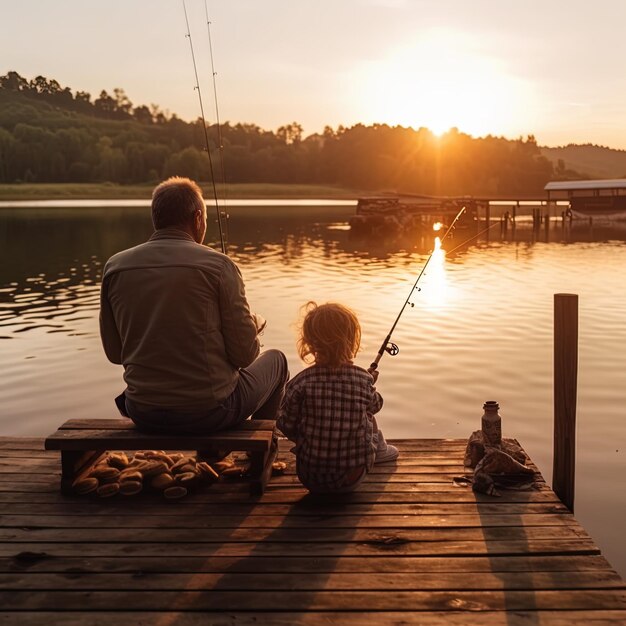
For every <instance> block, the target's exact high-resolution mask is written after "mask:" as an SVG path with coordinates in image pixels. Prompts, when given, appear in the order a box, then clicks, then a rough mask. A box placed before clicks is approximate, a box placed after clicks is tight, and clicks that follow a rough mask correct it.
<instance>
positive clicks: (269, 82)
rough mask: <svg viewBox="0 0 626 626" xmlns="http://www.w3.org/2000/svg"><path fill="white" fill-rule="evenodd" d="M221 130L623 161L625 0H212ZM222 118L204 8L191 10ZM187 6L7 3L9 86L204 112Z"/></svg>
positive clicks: (178, 2) (0, 44)
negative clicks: (385, 137)
mask: <svg viewBox="0 0 626 626" xmlns="http://www.w3.org/2000/svg"><path fill="white" fill-rule="evenodd" d="M207 2H208V7H209V16H210V19H211V22H212V26H211V34H212V39H213V52H214V58H215V69H216V71H217V72H218V76H217V89H218V99H219V108H220V117H221V120H222V121H226V120H230V121H233V122H254V123H257V124H259V125H260V126H262V127H264V128H268V129H276V128H277V127H278V126H280V125H281V124H284V123H288V122H291V121H298V122H300V123H301V124H302V125H303V126H304V129H305V132H306V133H311V132H321V131H322V129H323V127H324V125H326V124H328V125H331V126H333V127H336V126H337V125H338V124H344V125H351V124H354V123H356V122H364V123H368V124H369V123H373V122H381V123H388V124H392V125H393V124H402V125H410V126H414V127H416V128H418V127H420V126H428V127H430V128H432V129H433V130H435V131H437V132H441V131H443V130H446V129H447V128H449V127H450V126H457V127H458V128H459V129H460V130H462V131H465V132H469V133H471V134H474V135H484V134H487V133H491V134H498V135H505V136H508V137H516V136H518V135H526V134H529V133H534V134H535V136H536V137H537V139H538V141H539V143H540V144H542V145H560V144H565V143H569V142H576V143H583V142H591V143H598V144H602V145H608V146H611V147H614V148H626V116H625V115H624V112H625V110H626V68H624V61H625V60H626V34H625V32H624V30H625V26H626V0H594V1H593V2H591V1H589V0H567V1H564V0H207ZM186 4H187V10H188V13H189V17H190V21H191V34H192V41H193V43H194V47H195V49H196V57H197V60H198V65H199V72H200V83H201V86H202V89H203V94H204V100H205V111H206V112H207V117H208V118H210V119H211V120H214V119H215V115H214V105H213V91H212V83H211V76H210V61H209V55H208V35H207V28H206V20H205V17H204V0H186ZM185 33H186V25H185V19H184V13H183V5H182V0H106V1H105V2H95V1H93V0H19V1H18V0H0V73H2V74H4V73H6V72H7V71H9V70H15V71H17V72H19V73H20V74H21V75H22V76H25V77H26V78H28V79H31V78H34V77H35V76H36V75H38V74H43V75H44V76H46V77H48V78H55V79H57V80H58V81H59V82H60V83H61V84H62V85H63V86H69V87H71V88H72V89H73V90H74V91H75V90H77V89H79V90H86V91H89V92H90V93H91V94H92V96H97V95H98V94H99V92H100V91H101V90H102V89H106V90H107V91H109V92H112V90H113V88H115V87H122V88H123V89H125V91H126V93H127V94H128V96H129V97H130V99H131V101H132V102H133V103H134V104H135V105H137V104H149V103H157V104H159V105H160V106H161V107H162V108H164V109H169V110H170V111H171V112H175V113H177V114H178V115H179V116H181V117H183V118H184V119H192V118H195V117H197V116H198V115H199V105H198V99H197V95H196V93H195V91H194V89H193V86H194V83H195V81H194V75H193V66H192V63H191V54H190V51H189V43H188V40H187V38H186V37H185Z"/></svg>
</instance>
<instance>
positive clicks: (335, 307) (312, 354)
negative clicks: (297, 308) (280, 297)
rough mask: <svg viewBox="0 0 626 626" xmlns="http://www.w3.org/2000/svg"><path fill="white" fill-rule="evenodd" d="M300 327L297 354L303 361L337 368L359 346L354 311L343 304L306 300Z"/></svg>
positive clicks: (348, 359) (358, 331) (350, 356)
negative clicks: (318, 302) (317, 302)
mask: <svg viewBox="0 0 626 626" xmlns="http://www.w3.org/2000/svg"><path fill="white" fill-rule="evenodd" d="M302 309H303V311H305V315H304V319H303V320H302V324H301V326H300V338H299V339H298V344H297V345H298V354H299V355H300V358H301V359H302V360H303V361H304V362H305V363H309V362H311V361H313V362H315V363H316V364H317V365H324V366H327V367H339V366H340V365H344V364H346V363H352V359H353V358H354V357H355V356H356V354H357V352H358V351H359V348H360V347H361V325H360V324H359V320H358V319H357V316H356V314H355V313H354V311H352V310H350V309H349V308H348V307H346V306H343V304H337V303H335V302H328V303H327V304H320V305H318V304H316V303H315V302H312V301H311V302H307V303H306V304H305V305H304V306H303V307H302Z"/></svg>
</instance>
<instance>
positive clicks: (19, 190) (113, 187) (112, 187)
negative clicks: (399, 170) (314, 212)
mask: <svg viewBox="0 0 626 626" xmlns="http://www.w3.org/2000/svg"><path fill="white" fill-rule="evenodd" d="M154 187H155V185H154V184H142V185H118V184H113V183H20V184H0V200H64V199H65V200H129V199H135V200H149V199H150V196H151V194H152V190H153V189H154ZM201 187H202V190H203V192H204V197H205V199H206V200H207V201H210V200H211V199H212V198H213V189H212V187H211V184H210V183H204V182H203V183H201ZM370 193H371V192H370ZM218 194H219V195H220V196H221V186H220V187H218ZM226 195H227V199H228V198H231V199H293V200H302V199H311V198H316V199H320V200H356V199H357V198H358V197H359V196H361V195H368V194H367V193H364V192H360V191H357V190H354V189H345V188H342V187H333V186H330V185H288V184H285V185H281V184H269V183H258V184H255V183H245V184H243V183H242V184H234V185H228V186H227V187H226Z"/></svg>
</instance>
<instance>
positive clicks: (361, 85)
mask: <svg viewBox="0 0 626 626" xmlns="http://www.w3.org/2000/svg"><path fill="white" fill-rule="evenodd" d="M356 81H357V90H358V92H359V93H360V94H361V96H360V100H359V102H360V103H361V105H360V109H361V111H360V114H361V116H362V118H363V119H364V120H367V121H369V122H378V123H387V124H390V125H401V126H412V127H414V128H419V127H422V126H424V127H427V128H429V129H430V130H431V131H432V132H433V133H435V134H437V135H440V134H442V133H444V132H445V131H447V130H449V129H450V128H452V127H456V128H458V129H459V130H461V131H462V132H466V133H469V134H471V135H475V136H482V135H486V134H511V133H513V132H515V131H516V129H517V128H519V127H520V126H523V124H520V120H522V119H523V118H524V117H525V115H524V114H526V115H528V109H529V104H530V102H531V101H532V99H533V98H532V88H531V86H530V85H529V84H528V83H527V82H525V81H523V80H521V79H519V78H517V77H515V76H513V75H511V74H510V73H509V72H507V70H506V68H505V67H503V65H502V63H501V62H500V61H499V60H498V59H497V58H493V57H491V56H488V55H487V54H486V53H485V52H484V51H482V50H481V49H480V47H479V46H478V44H477V43H476V42H475V41H473V40H471V39H469V38H468V37H467V35H465V34H463V33H455V32H451V31H443V30H436V31H431V32H430V33H428V34H427V35H425V36H420V38H419V40H417V41H415V42H412V43H410V44H408V45H404V46H402V47H398V48H396V49H394V50H393V51H391V52H390V53H389V54H388V55H387V57H386V58H384V59H382V60H380V61H375V62H371V63H367V64H366V65H364V66H363V67H361V68H360V70H359V71H358V72H357V73H356Z"/></svg>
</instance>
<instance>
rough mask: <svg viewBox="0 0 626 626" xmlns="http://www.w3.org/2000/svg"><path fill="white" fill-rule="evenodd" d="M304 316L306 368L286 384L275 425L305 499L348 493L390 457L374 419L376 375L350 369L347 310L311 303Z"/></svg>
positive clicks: (352, 341)
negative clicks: (287, 443)
mask: <svg viewBox="0 0 626 626" xmlns="http://www.w3.org/2000/svg"><path fill="white" fill-rule="evenodd" d="M305 309H306V315H305V317H304V320H303V322H302V327H301V330H300V338H299V339H298V352H299V354H300V357H301V358H302V360H303V361H305V362H308V361H310V360H312V361H313V365H312V366H311V367H308V368H307V369H305V370H303V371H302V372H300V373H299V374H298V375H297V376H295V377H294V378H293V379H292V380H291V381H290V382H289V383H288V384H287V387H286V390H285V397H284V399H283V402H282V406H281V409H280V412H279V415H278V420H277V422H276V423H277V426H278V428H279V429H280V430H281V431H282V432H283V433H284V434H285V435H286V436H287V437H289V439H291V440H292V441H293V442H294V443H295V444H296V445H295V448H294V449H293V451H294V452H295V454H296V468H297V473H298V477H299V478H300V481H301V482H302V484H303V485H304V486H305V487H306V488H307V489H309V491H311V492H315V493H341V492H348V491H353V490H354V489H355V488H356V487H357V486H358V485H359V484H360V483H361V481H362V480H363V479H364V478H365V475H366V474H367V472H368V471H370V470H371V468H372V465H373V464H374V463H382V462H384V461H393V460H395V459H396V458H397V456H398V450H397V448H395V447H394V446H392V445H388V444H387V442H386V441H385V438H384V437H383V434H382V432H380V430H378V427H377V424H376V420H375V418H374V414H375V413H377V412H378V411H380V409H381V407H382V406H383V399H382V397H381V395H380V394H379V393H378V392H377V391H376V388H375V387H374V383H375V381H376V378H377V377H378V372H374V374H371V373H369V372H368V371H367V370H364V369H363V368H361V367H358V366H356V365H354V364H353V363H352V360H353V359H354V357H355V356H356V353H357V352H358V350H359V347H360V344H361V327H360V325H359V321H358V319H357V317H356V315H355V314H354V313H353V312H352V311H351V310H350V309H348V308H347V307H345V306H343V305H341V304H334V303H329V304H322V305H319V306H318V305H317V304H315V302H309V303H308V304H307V305H306V306H305Z"/></svg>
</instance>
